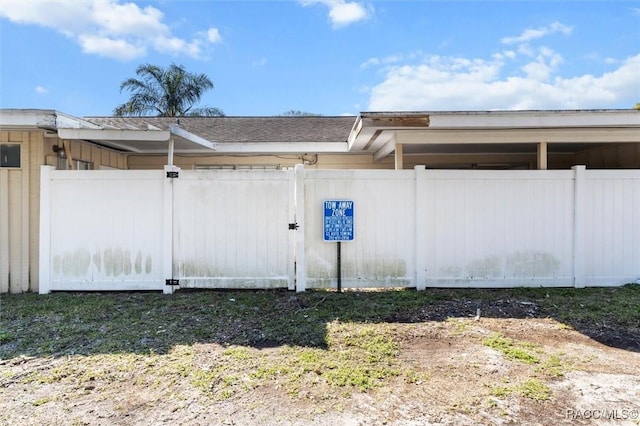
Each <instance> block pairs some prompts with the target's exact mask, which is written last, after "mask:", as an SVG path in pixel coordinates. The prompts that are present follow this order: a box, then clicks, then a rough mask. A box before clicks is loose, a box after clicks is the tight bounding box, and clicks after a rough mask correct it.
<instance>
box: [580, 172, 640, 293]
mask: <svg viewBox="0 0 640 426" xmlns="http://www.w3.org/2000/svg"><path fill="white" fill-rule="evenodd" d="M639 173H640V172H638V171H630V170H593V171H591V170H590V171H588V173H587V175H586V178H585V197H584V199H585V201H584V218H585V220H584V228H583V232H584V255H585V262H584V265H585V271H584V276H585V278H584V280H585V283H586V284H587V285H620V284H625V283H629V282H633V281H634V280H636V279H638V278H640V178H638V174H639Z"/></svg>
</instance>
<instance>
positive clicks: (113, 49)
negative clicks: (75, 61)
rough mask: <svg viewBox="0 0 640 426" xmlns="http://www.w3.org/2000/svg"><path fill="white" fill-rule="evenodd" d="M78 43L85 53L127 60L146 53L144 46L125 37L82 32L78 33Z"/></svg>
mask: <svg viewBox="0 0 640 426" xmlns="http://www.w3.org/2000/svg"><path fill="white" fill-rule="evenodd" d="M78 43H79V44H80V46H81V47H82V51H83V52H85V53H90V54H95V55H99V56H104V57H107V58H117V59H121V60H125V61H128V60H132V59H135V58H139V57H141V56H144V54H145V53H146V49H145V48H144V46H137V45H135V44H132V43H129V42H127V41H126V40H123V39H112V38H109V37H100V36H93V35H89V34H80V35H78Z"/></svg>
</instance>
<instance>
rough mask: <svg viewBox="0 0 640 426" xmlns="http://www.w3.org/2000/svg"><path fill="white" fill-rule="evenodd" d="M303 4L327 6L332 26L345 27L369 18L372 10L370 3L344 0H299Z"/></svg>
mask: <svg viewBox="0 0 640 426" xmlns="http://www.w3.org/2000/svg"><path fill="white" fill-rule="evenodd" d="M300 3H301V4H302V5H303V6H310V5H313V4H323V5H325V6H327V7H328V8H329V20H330V21H331V24H332V25H333V27H334V28H339V27H345V26H347V25H350V24H353V23H355V22H359V21H364V20H366V19H368V18H369V16H370V15H371V13H372V11H373V7H372V6H371V5H365V4H363V3H361V2H355V1H346V0H301V1H300Z"/></svg>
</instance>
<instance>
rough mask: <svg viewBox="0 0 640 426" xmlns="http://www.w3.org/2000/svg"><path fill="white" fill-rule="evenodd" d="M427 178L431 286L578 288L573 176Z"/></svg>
mask: <svg viewBox="0 0 640 426" xmlns="http://www.w3.org/2000/svg"><path fill="white" fill-rule="evenodd" d="M422 179H424V182H422V183H421V185H419V187H420V188H421V189H422V191H421V193H420V194H418V197H420V198H421V199H423V200H427V202H426V203H423V204H422V210H423V211H421V212H419V214H418V217H419V218H420V219H419V220H421V221H423V222H422V223H421V227H420V228H421V229H422V230H423V232H421V233H420V234H419V235H417V238H420V239H423V240H424V241H425V243H424V244H423V246H424V247H425V250H424V252H423V253H419V258H420V259H421V265H420V266H419V267H423V268H424V269H425V271H426V272H425V279H426V283H425V285H427V286H436V287H450V286H464V287H504V286H534V285H546V286H549V285H557V286H566V285H572V280H573V246H572V241H573V227H572V223H573V214H574V213H573V198H574V194H573V172H572V171H435V170H427V171H426V172H425V173H424V174H423V177H422Z"/></svg>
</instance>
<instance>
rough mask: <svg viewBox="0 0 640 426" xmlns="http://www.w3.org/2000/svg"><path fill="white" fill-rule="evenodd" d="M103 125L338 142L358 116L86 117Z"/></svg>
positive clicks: (243, 138) (217, 139)
mask: <svg viewBox="0 0 640 426" xmlns="http://www.w3.org/2000/svg"><path fill="white" fill-rule="evenodd" d="M84 120H86V121H88V122H90V123H93V124H96V125H99V126H101V127H103V128H112V129H127V130H145V129H148V128H149V126H153V127H155V128H158V129H162V130H169V126H170V125H176V124H177V125H179V126H180V128H182V129H184V130H186V131H187V132H189V133H193V134H195V135H198V136H199V137H201V138H204V139H206V140H208V141H211V142H214V143H217V144H221V143H243V142H258V143H259V142H339V143H346V141H347V138H348V137H349V133H350V132H351V129H352V127H353V125H354V123H355V121H356V117H355V116H341V117H330V116H300V117H286V116H278V117H85V118H84Z"/></svg>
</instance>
